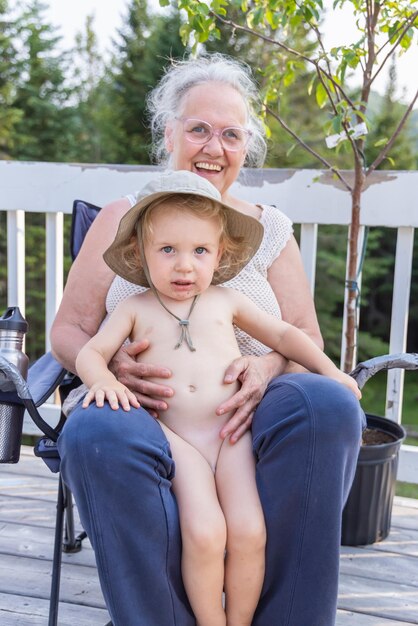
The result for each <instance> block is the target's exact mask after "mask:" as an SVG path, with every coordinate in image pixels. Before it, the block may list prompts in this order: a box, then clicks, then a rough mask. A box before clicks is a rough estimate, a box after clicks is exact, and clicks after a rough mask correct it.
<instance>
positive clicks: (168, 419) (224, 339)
mask: <svg viewBox="0 0 418 626" xmlns="http://www.w3.org/2000/svg"><path fill="white" fill-rule="evenodd" d="M227 292H229V294H228V293H227ZM132 298H133V299H136V303H135V306H137V311H138V313H137V316H136V324H135V328H134V330H133V333H132V336H131V337H130V339H131V340H138V339H143V338H147V339H148V340H149V342H150V347H149V349H148V350H146V351H145V352H142V353H141V355H140V360H141V362H143V363H153V364H155V365H162V366H164V367H168V368H169V369H170V370H171V372H172V377H171V378H170V379H169V380H168V381H167V383H168V384H169V385H170V387H172V389H173V391H174V395H173V397H171V398H169V399H168V402H167V403H168V410H166V411H162V412H161V413H160V419H161V421H162V422H163V423H164V424H166V425H167V426H168V427H169V428H171V430H173V431H174V432H175V433H177V434H178V435H179V436H181V437H182V438H183V439H185V440H186V441H188V442H189V443H191V444H192V445H194V446H195V447H196V448H197V449H199V450H200V451H201V452H202V453H203V454H204V455H205V456H206V458H208V460H209V457H211V459H212V458H213V455H214V454H215V456H217V454H218V452H219V448H220V446H221V444H222V440H221V439H220V437H219V432H220V430H221V428H222V426H223V425H224V424H225V423H226V421H227V420H228V418H229V415H228V414H224V415H221V416H219V415H216V409H217V407H218V406H219V405H220V404H221V403H222V402H224V401H225V400H226V399H228V398H230V397H231V396H232V395H233V394H234V393H235V392H236V391H237V389H238V387H239V384H238V383H233V384H224V382H223V379H224V376H225V371H226V369H227V367H228V366H229V365H230V364H231V363H232V361H233V360H234V359H236V358H237V357H239V356H240V351H239V348H238V344H237V341H236V338H235V333H234V328H233V324H232V320H233V307H232V299H231V295H230V290H225V289H224V288H222V287H210V288H209V289H208V290H207V291H206V292H205V293H204V294H202V295H201V296H200V297H199V299H198V301H197V302H196V305H195V308H194V310H193V312H192V314H191V316H190V323H189V331H190V337H191V339H192V342H193V346H194V347H195V349H196V350H195V351H194V352H192V351H191V350H190V349H189V347H188V346H187V343H186V342H185V341H184V342H183V343H182V345H181V346H180V347H179V348H177V349H175V346H176V344H177V342H178V340H179V338H180V334H181V327H180V324H179V322H178V320H176V319H175V318H174V317H172V316H171V315H170V314H169V313H168V312H167V311H166V310H165V309H164V308H163V307H162V306H161V304H160V303H159V302H158V301H157V299H156V297H155V295H154V294H153V293H152V292H151V291H147V292H145V293H142V294H139V295H137V296H132ZM166 304H167V305H168V308H169V309H170V310H171V311H172V312H173V313H175V314H176V315H177V316H178V317H187V314H188V311H189V308H190V305H191V301H188V302H181V303H178V302H175V301H173V302H170V303H166ZM156 382H159V383H161V380H158V381H156Z"/></svg>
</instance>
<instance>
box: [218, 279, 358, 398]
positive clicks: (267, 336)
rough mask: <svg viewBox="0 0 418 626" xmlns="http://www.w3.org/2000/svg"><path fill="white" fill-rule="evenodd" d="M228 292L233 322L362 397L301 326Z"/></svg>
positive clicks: (294, 359) (268, 344) (239, 294)
mask: <svg viewBox="0 0 418 626" xmlns="http://www.w3.org/2000/svg"><path fill="white" fill-rule="evenodd" d="M229 291H230V292H231V294H233V295H232V297H233V300H234V320H233V321H234V324H236V326H238V327H239V328H241V330H243V331H244V332H246V333H247V334H248V335H251V337H254V338H255V339H257V340H258V341H261V343H264V344H265V345H266V346H268V347H269V348H271V349H272V350H275V351H276V352H279V353H280V354H283V356H285V357H286V358H287V359H289V360H290V361H295V362H296V363H299V365H302V366H303V367H305V368H306V369H307V370H309V371H310V372H314V373H316V374H323V375H324V376H328V377H329V378H333V379H334V380H337V381H338V382H340V383H342V384H343V385H345V386H346V387H349V388H350V389H351V391H352V392H353V393H354V394H355V395H356V396H357V398H361V392H360V389H359V388H358V386H357V383H356V381H355V380H354V379H353V378H351V376H349V375H348V374H345V373H344V372H342V371H341V370H339V369H338V367H336V366H335V365H334V363H333V362H332V361H331V359H329V358H328V357H327V356H326V355H325V354H324V352H322V350H321V349H320V348H319V347H318V346H317V345H316V344H315V343H314V342H313V341H312V340H311V339H310V338H309V337H308V335H306V334H305V333H304V332H303V331H301V330H299V328H296V327H295V326H292V325H291V324H288V323H287V322H284V321H283V320H280V319H278V318H277V317H274V315H270V314H268V313H266V312H265V311H262V310H261V309H259V308H258V306H257V305H255V304H254V302H253V301H252V300H250V299H249V298H247V296H245V295H244V294H242V293H239V292H237V291H235V292H233V291H232V290H229Z"/></svg>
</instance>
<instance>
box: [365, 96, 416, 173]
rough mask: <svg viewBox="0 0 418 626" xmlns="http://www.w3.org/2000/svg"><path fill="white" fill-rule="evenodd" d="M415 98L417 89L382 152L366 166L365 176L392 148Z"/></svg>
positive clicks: (377, 165)
mask: <svg viewBox="0 0 418 626" xmlns="http://www.w3.org/2000/svg"><path fill="white" fill-rule="evenodd" d="M417 100H418V90H417V92H416V94H415V96H414V97H413V99H412V100H411V102H410V104H409V106H408V108H407V110H406V111H405V113H404V115H403V116H402V119H401V120H400V122H399V124H398V126H397V128H396V130H395V132H394V133H393V135H392V137H391V138H390V139H389V141H388V142H387V144H386V145H385V147H384V148H383V150H382V152H381V153H380V154H379V155H378V156H377V157H376V159H375V160H374V161H373V163H372V164H371V165H370V167H369V168H368V170H367V172H366V176H368V175H369V174H371V173H372V172H373V171H374V170H375V169H376V168H377V167H379V165H380V164H381V162H382V161H383V159H384V158H386V156H387V154H388V152H389V150H390V149H391V148H392V146H393V144H394V143H395V141H396V139H397V138H398V136H399V134H400V132H401V130H402V128H403V127H404V126H405V123H406V121H407V119H408V117H409V115H410V113H411V111H412V109H413V108H414V104H415V102H416V101H417Z"/></svg>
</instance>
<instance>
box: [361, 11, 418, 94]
mask: <svg viewBox="0 0 418 626" xmlns="http://www.w3.org/2000/svg"><path fill="white" fill-rule="evenodd" d="M417 17H418V11H415V13H413V14H412V15H411V16H410V17H409V18H408V19H407V21H406V22H405V24H404V26H403V27H399V29H398V32H399V31H400V35H399V37H398V39H397V41H396V42H395V43H394V44H393V46H392V48H391V49H390V50H389V52H388V53H387V55H386V56H385V58H384V59H383V61H382V62H381V63H380V64H379V67H378V69H377V70H376V73H375V74H374V76H372V77H371V78H370V85H372V83H373V82H374V81H375V80H376V78H377V77H378V76H379V74H380V72H381V71H382V69H383V68H384V66H385V65H386V63H387V62H388V60H389V59H390V58H391V56H392V55H393V53H394V52H395V50H396V48H397V47H398V46H399V44H400V42H401V40H402V37H403V36H404V35H405V33H406V32H407V30H408V29H409V27H410V25H411V22H414V21H415V19H416V18H417ZM388 43H389V39H388V40H387V41H386V42H385V43H384V44H383V46H382V47H381V48H379V50H378V51H377V52H376V57H377V56H378V54H379V53H380V52H382V50H383V48H384V47H385V46H387V45H388Z"/></svg>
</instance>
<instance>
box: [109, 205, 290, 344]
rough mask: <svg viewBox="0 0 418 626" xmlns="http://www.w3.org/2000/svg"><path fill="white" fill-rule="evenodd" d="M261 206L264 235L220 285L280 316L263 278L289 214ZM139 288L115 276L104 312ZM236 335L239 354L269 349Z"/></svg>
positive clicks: (286, 232)
mask: <svg viewBox="0 0 418 626" xmlns="http://www.w3.org/2000/svg"><path fill="white" fill-rule="evenodd" d="M128 198H129V201H130V202H131V205H132V206H133V205H134V204H135V202H136V201H137V200H136V196H128ZM261 209H262V213H261V218H260V222H261V224H262V225H263V227H264V237H263V241H262V242H261V245H260V248H259V249H258V251H257V253H256V254H255V255H254V257H253V258H252V259H251V261H250V262H249V263H248V264H247V265H246V266H245V267H244V269H243V270H242V271H241V272H240V273H239V274H238V275H237V276H235V278H233V279H232V280H230V281H228V282H227V283H224V285H225V287H232V288H233V289H237V290H238V291H241V292H242V293H244V294H246V295H247V296H248V297H249V298H251V300H253V301H254V302H255V303H256V304H257V305H258V306H259V307H260V308H261V309H264V310H265V311H267V312H268V313H271V314H273V315H275V316H276V317H281V313H280V308H279V305H278V302H277V300H276V296H275V295H274V292H273V290H272V288H271V287H270V284H269V282H268V280H267V271H268V269H269V267H270V266H271V265H272V263H273V261H274V260H275V259H276V258H277V257H278V256H279V254H280V252H281V251H282V250H283V248H284V247H285V245H286V243H287V242H288V241H289V238H290V236H291V234H292V232H293V228H292V223H291V221H290V220H289V218H288V217H286V216H285V215H284V214H283V213H282V212H281V211H279V210H278V209H276V208H275V207H271V206H267V205H262V206H261ZM142 291H145V288H144V287H140V286H139V285H133V284H132V283H129V282H128V281H126V280H125V279H123V278H121V277H120V276H115V278H114V279H113V282H112V284H111V286H110V288H109V291H108V294H107V298H106V311H107V313H108V314H110V313H112V311H113V310H114V309H115V307H116V305H117V304H118V303H119V302H120V301H121V300H124V299H125V298H127V297H128V296H131V295H133V294H136V293H141V292H142ZM236 335H237V341H238V345H239V348H240V351H241V354H252V355H255V356H260V355H262V354H265V353H266V352H270V349H269V348H267V347H266V346H264V345H263V344H261V343H260V342H258V341H256V340H255V339H253V338H252V337H249V336H248V335H247V334H246V333H244V332H243V331H241V330H240V329H238V328H237V329H236Z"/></svg>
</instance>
